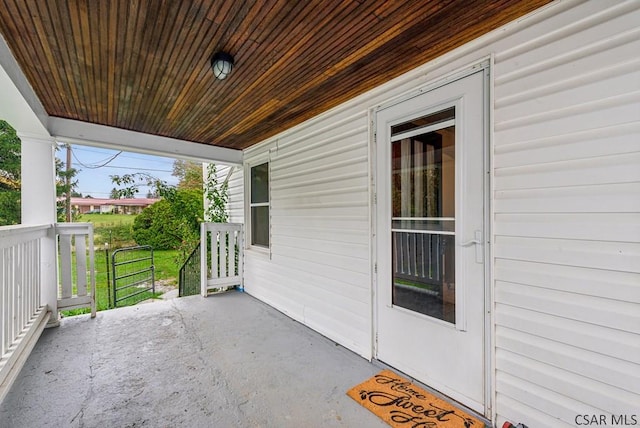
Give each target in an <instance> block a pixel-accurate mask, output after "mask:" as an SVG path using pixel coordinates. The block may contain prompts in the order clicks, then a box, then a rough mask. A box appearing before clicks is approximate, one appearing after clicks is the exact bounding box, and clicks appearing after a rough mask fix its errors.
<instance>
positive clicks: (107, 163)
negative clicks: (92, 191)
mask: <svg viewBox="0 0 640 428" xmlns="http://www.w3.org/2000/svg"><path fill="white" fill-rule="evenodd" d="M71 153H72V154H73V158H74V159H75V160H76V161H77V162H78V163H79V164H80V165H81V166H83V167H85V168H87V169H98V168H102V167H105V166H107V165H109V163H111V162H113V161H114V160H115V159H116V158H117V157H118V156H120V155H121V154H122V151H119V152H118V153H116V154H115V155H113V156H111V157H109V158H107V159H104V160H102V161H100V162H102V164H100V165H95V164H94V165H87V164H85V163H83V162H82V161H81V160H80V159H78V157H77V156H76V154H75V150H72V151H71Z"/></svg>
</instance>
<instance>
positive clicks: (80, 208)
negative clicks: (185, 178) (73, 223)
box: [71, 198, 160, 214]
mask: <svg viewBox="0 0 640 428" xmlns="http://www.w3.org/2000/svg"><path fill="white" fill-rule="evenodd" d="M159 200H160V199H154V198H123V199H107V198H71V207H72V209H73V210H74V211H75V212H78V213H80V214H87V213H90V212H95V213H101V214H107V213H108V214H140V212H141V211H142V210H143V209H145V208H146V207H148V206H150V205H153V204H155V203H156V202H158V201H159Z"/></svg>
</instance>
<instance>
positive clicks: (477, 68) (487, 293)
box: [368, 56, 495, 420]
mask: <svg viewBox="0 0 640 428" xmlns="http://www.w3.org/2000/svg"><path fill="white" fill-rule="evenodd" d="M492 69H493V56H491V57H489V58H485V59H482V60H480V61H478V62H475V63H473V64H471V65H468V66H466V67H463V68H459V69H456V70H455V71H453V72H450V73H447V74H445V75H443V76H440V77H438V78H436V79H434V80H431V81H429V82H427V83H424V84H421V85H420V86H419V87H417V88H416V89H414V90H411V91H410V92H407V93H404V94H403V95H400V96H398V97H393V98H391V99H389V100H387V101H385V102H383V103H381V104H378V105H376V106H374V107H372V108H370V109H369V111H368V116H369V121H368V122H369V137H370V138H369V158H370V164H369V175H370V183H371V190H370V196H371V198H370V201H371V202H370V229H371V238H370V245H371V262H372V263H371V264H372V266H371V272H372V288H371V319H372V322H371V338H372V340H371V344H372V348H371V355H372V358H373V359H377V355H378V339H377V338H378V319H379V317H378V308H377V306H378V305H377V299H378V295H379V287H380V284H379V281H378V261H379V260H378V254H379V251H378V248H377V233H378V232H377V220H378V218H377V217H378V215H377V210H378V206H379V204H378V200H377V180H378V177H377V165H378V164H377V163H378V158H377V144H378V141H377V135H376V129H377V113H378V111H380V110H383V109H386V108H389V107H391V106H394V105H396V104H400V103H402V102H404V101H407V100H409V99H411V98H415V97H417V96H420V95H422V94H424V93H426V92H430V91H432V90H434V89H437V88H440V87H443V86H446V85H447V84H449V83H452V82H455V81H457V80H460V79H463V78H465V77H468V76H470V75H472V74H475V73H478V72H482V73H483V89H482V90H483V95H482V97H483V121H484V125H485V126H484V135H483V138H484V144H483V173H484V183H483V189H484V195H483V202H484V203H483V223H484V230H485V233H484V236H483V240H484V260H485V263H484V332H485V333H484V338H483V344H484V414H483V416H485V417H486V418H489V419H490V420H491V418H492V416H493V404H494V403H493V400H494V386H495V385H494V382H495V379H494V376H493V374H492V373H493V367H494V366H495V362H494V357H495V353H494V351H493V344H494V334H495V332H494V323H493V306H494V302H493V282H492V281H493V256H492V254H493V251H492V243H493V227H492V226H493V221H492V218H493V204H492V197H491V192H492V176H493V173H492V169H491V168H492V166H491V165H492V151H491V148H492V147H493V109H492V108H491V106H492V100H493V73H492ZM427 386H428V385H427Z"/></svg>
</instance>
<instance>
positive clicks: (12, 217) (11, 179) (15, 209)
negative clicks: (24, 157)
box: [0, 120, 21, 226]
mask: <svg viewBox="0 0 640 428" xmlns="http://www.w3.org/2000/svg"><path fill="white" fill-rule="evenodd" d="M20 151H21V142H20V138H19V137H18V134H17V133H16V130H15V129H13V127H12V126H11V125H9V124H8V123H7V122H6V121H4V120H0V226H1V225H9V224H19V223H20V172H21V166H20Z"/></svg>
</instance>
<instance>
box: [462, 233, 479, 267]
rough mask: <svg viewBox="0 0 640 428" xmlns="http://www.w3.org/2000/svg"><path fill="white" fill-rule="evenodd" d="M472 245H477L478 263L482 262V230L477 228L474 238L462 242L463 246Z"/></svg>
mask: <svg viewBox="0 0 640 428" xmlns="http://www.w3.org/2000/svg"><path fill="white" fill-rule="evenodd" d="M472 245H475V246H476V263H482V262H483V261H484V251H483V248H484V245H483V242H482V231H481V230H476V231H475V232H474V239H471V240H469V241H466V242H463V243H462V244H460V246H462V247H470V246H472Z"/></svg>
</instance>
